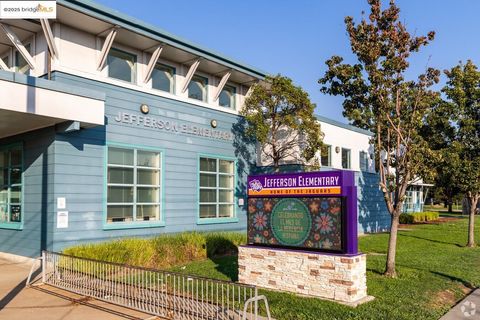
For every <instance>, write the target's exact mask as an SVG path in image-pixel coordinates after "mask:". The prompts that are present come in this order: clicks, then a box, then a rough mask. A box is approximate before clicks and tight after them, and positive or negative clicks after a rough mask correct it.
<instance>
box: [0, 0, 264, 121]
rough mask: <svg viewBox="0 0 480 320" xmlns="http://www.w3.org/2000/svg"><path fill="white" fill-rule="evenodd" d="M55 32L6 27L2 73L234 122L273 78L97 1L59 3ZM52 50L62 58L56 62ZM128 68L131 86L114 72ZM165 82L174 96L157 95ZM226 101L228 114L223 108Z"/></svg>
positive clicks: (1, 34) (26, 24) (1, 29)
mask: <svg viewBox="0 0 480 320" xmlns="http://www.w3.org/2000/svg"><path fill="white" fill-rule="evenodd" d="M47 24H48V25H47V26H45V25H44V22H43V21H40V20H39V21H36V20H20V19H19V20H0V69H6V70H7V71H15V72H21V73H26V74H28V75H31V76H35V77H41V76H45V75H46V74H47V73H48V72H49V71H50V72H53V71H60V72H65V73H68V74H72V75H76V76H81V77H85V78H88V79H92V80H97V81H100V82H104V83H109V84H113V85H116V86H119V87H124V88H129V89H133V90H137V91H142V92H146V93H149V94H153V95H158V96H163V97H167V98H170V99H174V100H179V101H184V102H188V103H191V104H194V105H198V106H201V107H207V108H211V109H216V110H220V111H223V112H227V113H232V114H238V111H239V109H240V108H241V106H242V105H243V102H244V99H245V96H246V94H247V92H248V90H249V88H250V87H251V86H252V85H253V84H254V83H257V82H258V81H261V80H262V79H263V78H264V77H265V74H264V73H262V72H261V71H258V70H256V69H254V68H252V67H249V66H247V65H244V64H241V63H238V62H235V61H234V60H231V59H229V58H225V57H223V56H221V55H219V54H217V53H214V52H212V51H209V50H206V49H204V48H201V47H199V46H197V45H193V44H192V43H189V42H187V41H185V40H182V39H179V38H177V37H175V36H173V35H171V34H168V33H167V32H164V31H163V30H159V29H157V28H156V27H153V26H150V25H147V24H144V23H142V22H140V21H138V20H136V19H134V18H131V17H128V16H125V15H123V14H121V13H119V12H116V11H112V10H110V9H108V8H106V7H103V6H100V5H97V4H94V3H92V2H89V1H88V2H87V1H77V0H75V1H73V0H59V1H57V19H56V20H50V21H48V22H47ZM47 29H50V30H51V31H50V35H49V32H48V31H46V30H47ZM49 48H50V52H52V51H54V54H52V59H49V58H48V49H49ZM52 48H53V50H52ZM115 53H117V55H116V57H115ZM112 57H113V58H112ZM115 59H116V63H117V64H115V61H113V60H115ZM127 64H129V65H130V67H131V77H129V78H128V81H125V80H124V79H123V80H122V79H120V78H121V77H120V78H119V77H118V76H115V72H117V73H118V72H120V73H122V72H123V73H124V71H122V70H120V71H118V70H113V69H116V68H118V67H125V66H126V65H127ZM112 70H113V71H112ZM165 70H166V71H165ZM161 73H165V75H162V74H161ZM157 76H161V77H163V78H165V77H167V76H168V77H169V81H171V86H170V88H169V90H161V89H159V88H158V85H157V87H155V85H154V84H153V81H152V79H153V78H154V77H157ZM156 79H159V78H156ZM163 80H164V79H160V80H158V81H163ZM157 83H158V82H157ZM192 83H194V84H196V83H197V84H198V86H199V87H200V88H196V89H197V91H200V93H201V97H200V99H198V95H197V99H195V98H192V93H189V91H190V90H191V85H192ZM194 89H195V88H194ZM230 96H231V99H230V98H229V97H230ZM222 98H223V101H224V102H225V101H226V100H228V103H229V104H228V106H225V105H222V103H221V101H222Z"/></svg>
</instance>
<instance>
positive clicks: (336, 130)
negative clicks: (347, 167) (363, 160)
mask: <svg viewBox="0 0 480 320" xmlns="http://www.w3.org/2000/svg"><path fill="white" fill-rule="evenodd" d="M320 124H321V128H322V132H323V133H324V134H325V136H324V138H323V143H324V144H327V145H330V146H332V147H331V151H332V153H331V163H332V168H335V169H342V151H341V149H342V148H345V149H350V155H351V159H350V163H351V170H355V171H360V152H361V151H364V152H367V154H368V157H367V161H368V162H367V167H368V171H369V172H375V163H374V161H373V160H372V159H371V156H370V155H371V154H373V146H372V145H371V144H370V138H371V136H370V135H368V134H366V133H361V132H357V131H354V130H351V129H346V128H343V127H340V126H337V125H334V124H332V123H327V122H324V121H320ZM336 147H339V151H340V152H338V153H337V152H336V151H335V149H336Z"/></svg>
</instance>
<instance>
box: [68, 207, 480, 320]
mask: <svg viewBox="0 0 480 320" xmlns="http://www.w3.org/2000/svg"><path fill="white" fill-rule="evenodd" d="M442 216H449V217H458V218H459V219H458V220H448V221H447V222H445V223H439V224H421V225H413V226H412V227H411V228H409V229H408V230H402V231H399V238H398V249H397V271H398V274H399V277H398V278H397V279H389V278H385V277H384V276H382V272H383V270H384V267H385V260H386V252H387V241H388V234H374V235H367V236H364V237H361V238H360V250H361V251H362V252H364V253H367V254H368V256H367V285H368V294H369V295H373V296H375V298H376V299H375V300H374V301H372V302H369V303H366V304H364V305H361V306H359V307H357V308H355V309H354V308H350V307H346V306H343V305H340V304H338V303H333V302H329V301H324V300H319V299H314V298H305V297H299V296H295V295H293V294H288V293H281V292H273V291H266V290H261V293H263V294H265V295H266V296H267V298H268V300H269V303H270V308H271V311H272V315H273V316H274V317H275V318H276V319H279V320H280V319H286V320H296V319H298V320H307V319H312V320H314V319H315V320H317V319H318V320H321V319H329V320H330V319H342V320H343V319H388V320H390V319H399V320H401V319H405V320H407V319H408V320H410V319H416V320H417V319H438V318H439V317H441V316H442V315H443V314H444V313H445V312H447V311H448V310H449V309H450V308H451V307H452V306H453V305H454V304H455V303H456V302H457V301H459V300H460V299H461V298H463V297H464V296H465V295H466V294H467V293H468V292H469V291H471V290H472V289H473V288H476V287H480V267H479V266H480V247H477V248H473V249H472V248H465V247H464V245H465V244H466V242H467V222H468V219H467V218H466V217H462V216H459V215H458V214H453V215H447V214H443V213H442ZM476 220H477V221H476V230H477V235H478V234H479V232H478V230H480V219H476ZM245 241H246V239H245V234H244V233H196V232H191V233H182V234H177V235H171V236H158V237H155V238H150V239H139V238H133V239H124V240H118V241H110V242H105V243H97V244H92V245H83V246H76V247H73V248H69V249H67V250H65V253H67V254H72V255H76V256H83V257H88V258H94V259H100V260H106V261H111V262H118V263H126V264H130V265H138V266H146V267H153V268H159V269H169V270H172V271H177V272H183V273H188V274H196V275H200V276H206V277H210V278H218V279H222V280H231V281H236V280H237V279H238V261H237V256H236V250H235V249H236V246H238V245H239V244H242V243H245ZM477 241H480V239H478V236H477Z"/></svg>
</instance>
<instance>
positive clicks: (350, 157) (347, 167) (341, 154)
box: [340, 148, 352, 169]
mask: <svg viewBox="0 0 480 320" xmlns="http://www.w3.org/2000/svg"><path fill="white" fill-rule="evenodd" d="M344 152H348V158H347V162H348V164H347V166H346V167H345V166H343V153H344ZM340 156H341V160H342V169H352V150H351V149H347V148H342V151H341V153H340Z"/></svg>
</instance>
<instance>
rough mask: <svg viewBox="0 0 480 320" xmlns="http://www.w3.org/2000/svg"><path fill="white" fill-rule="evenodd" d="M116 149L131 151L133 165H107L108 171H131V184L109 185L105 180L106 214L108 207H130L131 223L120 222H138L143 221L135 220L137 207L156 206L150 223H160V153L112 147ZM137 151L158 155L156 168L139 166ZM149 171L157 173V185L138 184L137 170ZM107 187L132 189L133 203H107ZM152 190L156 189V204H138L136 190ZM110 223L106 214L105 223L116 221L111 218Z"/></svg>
mask: <svg viewBox="0 0 480 320" xmlns="http://www.w3.org/2000/svg"><path fill="white" fill-rule="evenodd" d="M112 148H116V149H121V150H133V165H122V164H110V163H108V165H107V166H108V169H110V168H122V169H124V168H126V169H133V180H132V181H133V183H110V182H108V180H107V212H108V207H110V206H111V207H114V206H132V221H122V222H127V223H129V222H138V221H144V220H141V219H140V220H138V219H137V207H139V206H144V205H156V206H158V215H157V216H156V217H155V218H156V219H155V220H151V221H160V220H161V213H162V208H161V200H162V199H161V178H162V171H161V168H162V166H161V163H162V153H161V152H158V151H148V150H143V149H128V148H121V147H113V146H112ZM138 151H146V152H151V153H155V154H158V165H157V166H156V167H146V166H140V165H138V162H137V160H138ZM139 169H140V170H151V171H158V174H159V176H158V183H157V184H152V185H148V184H138V180H137V179H138V170H139ZM107 175H108V176H109V175H110V174H109V171H108V172H107ZM109 187H129V188H132V189H133V195H132V199H133V202H108V188H109ZM142 187H143V188H152V189H158V190H157V197H158V202H138V201H137V198H138V196H137V192H138V188H142ZM111 220H112V221H109V217H108V213H107V223H115V222H116V221H113V218H111Z"/></svg>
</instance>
